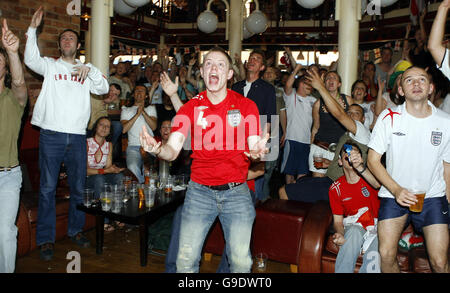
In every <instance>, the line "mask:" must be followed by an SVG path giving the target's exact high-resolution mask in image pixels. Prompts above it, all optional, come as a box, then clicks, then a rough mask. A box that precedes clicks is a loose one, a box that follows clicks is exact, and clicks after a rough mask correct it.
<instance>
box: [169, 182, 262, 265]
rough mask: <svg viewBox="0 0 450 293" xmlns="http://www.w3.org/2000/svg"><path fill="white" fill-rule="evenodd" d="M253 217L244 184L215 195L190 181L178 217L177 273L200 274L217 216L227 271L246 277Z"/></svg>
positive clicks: (250, 262) (252, 209)
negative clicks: (179, 224) (202, 260)
mask: <svg viewBox="0 0 450 293" xmlns="http://www.w3.org/2000/svg"><path fill="white" fill-rule="evenodd" d="M255 215H256V213H255V208H254V205H253V202H252V198H251V195H250V191H249V189H248V186H247V183H244V184H241V185H239V186H236V187H233V188H232V189H228V190H223V191H218V190H213V189H210V188H209V187H206V186H204V185H201V184H198V183H195V182H193V181H190V182H189V186H188V188H187V192H186V197H185V199H184V206H183V211H182V215H181V228H180V243H179V251H178V256H177V272H178V273H194V272H198V271H199V263H200V258H201V251H202V248H203V243H204V241H205V238H206V235H207V234H208V231H209V230H210V228H211V226H212V224H213V223H214V220H215V219H216V217H217V216H218V217H219V220H220V222H221V223H222V228H223V232H224V237H225V241H226V243H227V245H226V247H227V257H228V260H229V263H230V271H231V272H232V273H235V272H236V273H249V272H250V271H251V268H252V257H251V253H250V239H251V235H252V227H253V221H254V220H255Z"/></svg>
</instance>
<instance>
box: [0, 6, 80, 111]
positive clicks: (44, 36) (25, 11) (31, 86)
mask: <svg viewBox="0 0 450 293" xmlns="http://www.w3.org/2000/svg"><path fill="white" fill-rule="evenodd" d="M69 2H70V0H0V10H1V14H2V15H1V18H6V19H7V20H8V25H9V29H10V30H12V31H13V32H14V33H15V34H16V35H17V36H18V37H19V38H20V55H21V56H22V60H23V52H24V49H25V42H26V40H25V33H26V31H27V29H28V26H29V24H30V22H31V17H32V16H33V13H34V12H35V11H36V10H37V9H38V8H39V6H40V5H42V6H43V7H44V18H43V24H42V25H41V27H40V28H39V29H40V34H39V36H38V46H39V50H40V52H41V56H48V57H58V56H59V55H60V54H59V50H58V35H59V34H60V33H61V32H62V31H63V30H64V29H67V28H71V29H73V30H75V31H77V32H79V31H80V17H79V16H69V15H67V13H66V6H67V4H68V3H69ZM25 79H26V82H27V88H28V91H29V98H30V102H31V103H33V100H35V99H36V98H37V95H38V94H39V90H40V88H41V84H42V78H41V77H40V76H39V75H37V74H35V73H33V72H32V71H31V70H29V69H28V68H26V71H25Z"/></svg>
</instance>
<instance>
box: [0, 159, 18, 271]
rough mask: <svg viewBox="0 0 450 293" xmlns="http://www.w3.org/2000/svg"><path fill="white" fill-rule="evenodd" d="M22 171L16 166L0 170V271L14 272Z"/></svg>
mask: <svg viewBox="0 0 450 293" xmlns="http://www.w3.org/2000/svg"><path fill="white" fill-rule="evenodd" d="M21 186H22V171H21V170H20V167H16V168H14V169H12V170H11V171H3V172H0V273H14V269H15V266H16V250H17V227H16V224H15V222H16V216H17V211H18V210H19V198H20V187H21Z"/></svg>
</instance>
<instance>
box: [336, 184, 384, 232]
mask: <svg viewBox="0 0 450 293" xmlns="http://www.w3.org/2000/svg"><path fill="white" fill-rule="evenodd" d="M328 195H329V197H330V207H331V211H332V212H333V215H342V216H344V218H345V217H347V216H352V215H355V214H356V213H357V212H358V210H359V209H360V208H363V207H368V208H369V211H368V212H369V213H368V214H367V215H365V219H360V220H366V221H368V222H372V221H373V219H374V218H378V209H379V208H380V200H379V199H378V191H377V190H375V189H374V188H372V186H370V184H369V183H367V182H366V181H365V180H364V179H362V178H360V179H359V181H358V182H357V183H355V184H350V183H348V182H347V180H346V179H345V176H342V177H340V178H339V179H338V180H336V181H334V182H333V184H332V185H331V186H330V190H329V193H328ZM367 216H369V217H368V218H367ZM361 224H362V225H363V226H364V227H365V226H367V225H366V224H367V223H361Z"/></svg>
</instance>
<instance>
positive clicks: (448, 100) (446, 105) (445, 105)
mask: <svg viewBox="0 0 450 293" xmlns="http://www.w3.org/2000/svg"><path fill="white" fill-rule="evenodd" d="M439 109H441V110H442V111H444V112H446V113H448V114H450V94H447V96H445V99H444V101H443V102H442V104H440V105H439Z"/></svg>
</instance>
